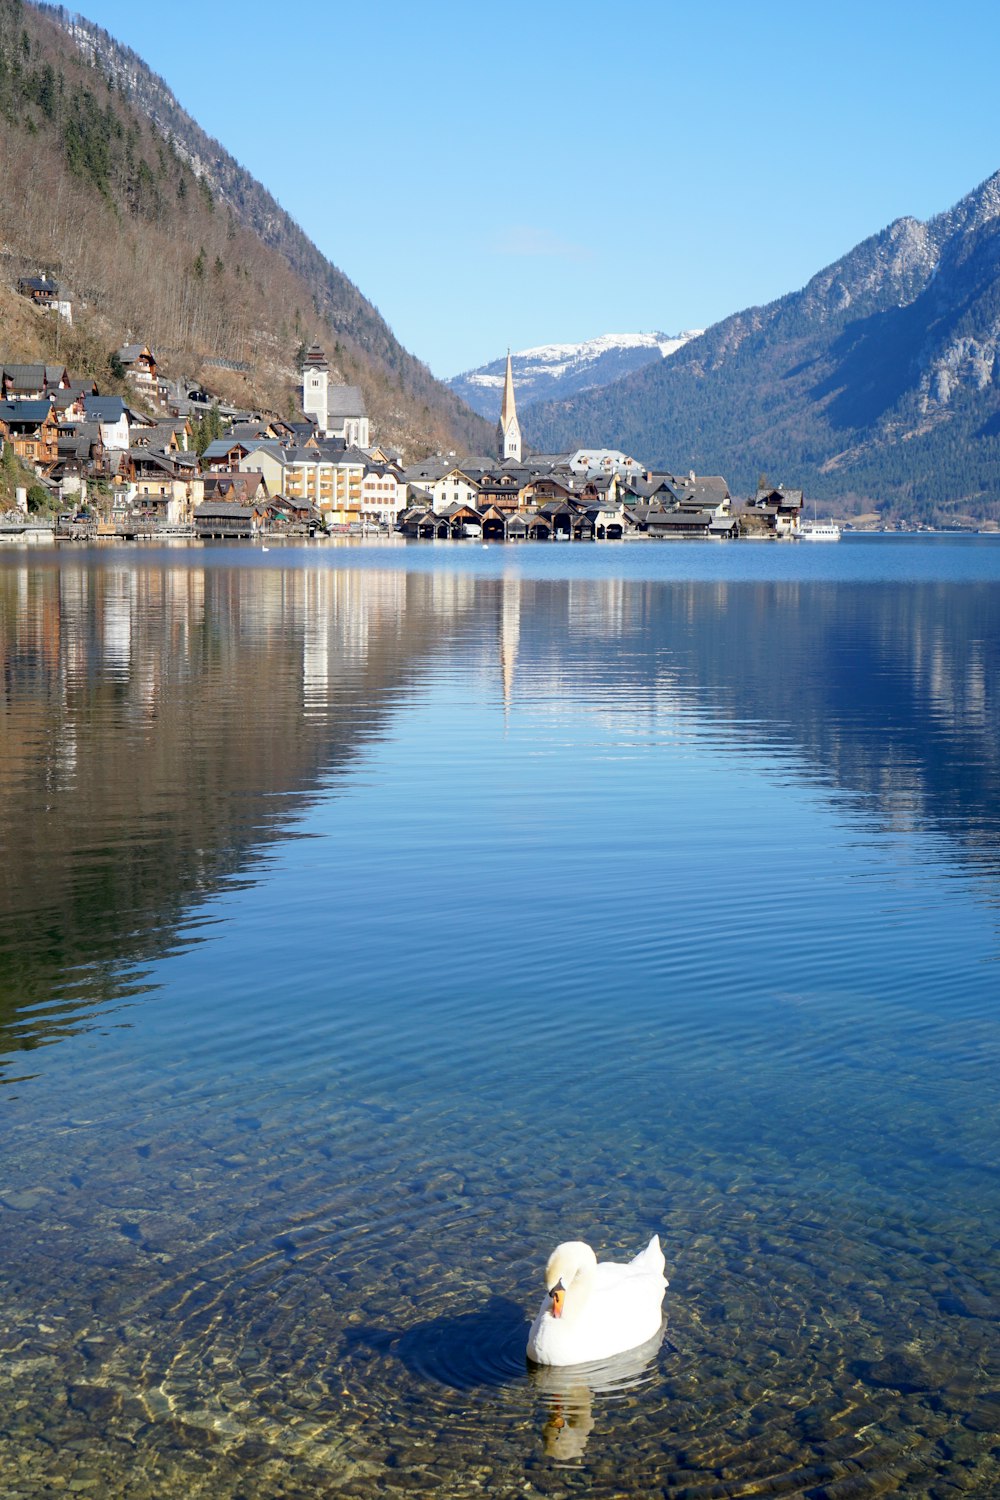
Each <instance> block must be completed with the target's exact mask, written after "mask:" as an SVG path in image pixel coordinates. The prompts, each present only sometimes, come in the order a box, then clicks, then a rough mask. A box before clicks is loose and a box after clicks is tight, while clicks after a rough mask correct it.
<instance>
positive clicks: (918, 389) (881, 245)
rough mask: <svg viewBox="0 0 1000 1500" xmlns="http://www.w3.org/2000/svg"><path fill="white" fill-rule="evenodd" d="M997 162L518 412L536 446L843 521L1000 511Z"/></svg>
mask: <svg viewBox="0 0 1000 1500" xmlns="http://www.w3.org/2000/svg"><path fill="white" fill-rule="evenodd" d="M998 351H1000V174H997V175H996V176H994V177H992V178H990V179H989V180H988V181H987V182H985V183H983V184H982V185H981V186H980V187H979V188H977V189H976V190H975V191H974V192H972V193H969V194H968V195H967V197H965V198H963V199H962V200H961V202H960V203H958V204H957V205H956V206H955V207H954V208H953V209H951V210H949V211H948V212H946V213H942V214H939V215H937V216H936V217H935V218H933V219H930V220H928V221H927V222H926V223H922V222H920V221H918V220H916V219H900V220H898V221H897V222H896V223H894V224H892V225H890V226H889V228H888V229H886V230H884V231H883V232H882V233H880V234H878V235H875V236H873V237H872V238H871V239H868V240H865V241H864V242H863V243H862V244H861V245H858V246H857V247H856V248H855V249H854V250H852V251H851V252H850V253H849V254H848V255H846V256H844V257H843V259H842V260H839V261H837V262H836V263H834V264H833V265H831V266H828V267H827V268H826V269H825V270H823V271H821V272H820V273H819V274H818V275H816V276H815V277H813V279H812V280H811V281H810V282H809V283H808V285H807V286H806V287H804V288H803V289H802V291H799V292H795V293H792V294H790V295H789V296H786V297H783V298H781V299H780V300H779V301H777V302H772V303H770V304H769V305H767V306H765V307H755V308H750V309H749V310H748V311H745V312H741V313H737V314H735V315H734V316H733V317H730V318H726V319H725V320H724V321H723V322H721V323H717V324H716V325H715V326H714V327H713V328H710V329H708V331H707V332H706V333H704V334H703V335H702V337H701V338H699V339H696V340H694V341H692V342H691V343H690V344H688V345H687V346H686V347H684V348H683V349H680V350H678V351H677V353H676V354H674V355H672V356H671V358H670V359H669V360H665V361H662V362H659V363H657V364H654V365H649V366H647V367H646V368H645V369H643V370H640V371H639V372H638V373H636V374H634V375H631V376H629V377H628V378H626V379H624V380H621V381H618V382H616V383H615V384H614V385H610V386H606V387H604V388H603V389H601V390H597V391H590V392H586V393H584V394H581V395H579V396H577V397H575V398H573V399H571V400H568V401H562V402H551V403H546V404H544V405H536V406H529V407H526V408H525V409H524V410H523V411H522V413H521V425H522V430H523V432H524V434H525V436H526V438H527V439H528V440H529V441H530V442H531V443H532V444H533V445H534V446H535V447H536V448H537V449H540V450H542V451H554V450H560V449H566V448H574V447H576V446H577V445H578V444H581V443H589V444H592V445H596V444H598V443H601V444H606V445H608V446H611V447H615V448H622V449H624V450H625V451H626V452H628V453H633V454H635V455H637V456H640V457H642V458H644V459H646V460H647V461H649V462H652V463H656V464H661V465H663V466H664V467H665V468H668V469H670V470H672V471H673V472H681V473H682V472H684V471H686V470H688V469H694V470H696V471H697V472H699V473H706V472H707V473H719V472H722V473H724V474H726V476H727V477H728V479H729V481H730V484H731V486H732V488H733V491H734V493H740V492H742V493H749V492H751V491H752V490H753V488H754V486H755V485H756V483H757V478H758V475H759V474H761V473H765V474H767V476H768V478H769V479H770V480H771V482H773V483H779V484H781V483H784V484H789V485H795V486H804V487H805V489H806V492H807V494H808V495H809V496H810V497H815V498H817V499H822V500H824V501H825V502H827V503H826V504H825V506H824V508H825V509H831V510H835V511H836V512H837V513H839V514H841V515H845V516H849V515H852V514H857V513H858V512H859V511H869V510H877V511H878V512H879V513H880V514H881V515H882V516H883V517H884V518H885V519H887V520H900V519H907V520H913V521H923V522H928V523H932V524H934V525H939V526H940V525H956V524H957V525H973V524H977V523H978V522H980V521H982V520H994V521H996V520H1000V358H998Z"/></svg>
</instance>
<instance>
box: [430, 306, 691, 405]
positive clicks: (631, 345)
mask: <svg viewBox="0 0 1000 1500" xmlns="http://www.w3.org/2000/svg"><path fill="white" fill-rule="evenodd" d="M701 331H702V330H701V329H700V328H696V329H692V330H689V331H688V332H686V333H677V334H669V333H603V334H601V335H599V336H598V337H597V338H593V339H585V340H583V341H582V342H581V343H578V344H539V345H538V346H537V348H533V349H520V350H518V352H517V353H516V354H513V355H512V356H511V363H512V365H513V369H514V381H515V384H516V386H517V401H518V407H519V409H523V408H524V407H527V406H529V405H531V403H532V402H534V401H544V400H565V399H566V398H568V397H569V396H572V395H575V394H576V393H577V392H579V391H587V390H592V389H594V388H595V387H597V386H602V385H608V384H609V383H610V382H611V381H614V380H620V379H621V378H622V376H624V375H628V374H630V373H631V372H632V371H634V370H639V369H642V367H643V366H644V365H648V364H652V363H655V362H656V361H658V360H660V359H665V358H666V357H667V356H668V355H671V354H674V353H676V351H677V350H678V349H682V348H683V347H684V345H685V344H687V343H689V342H690V340H691V339H694V338H697V337H698V335H699V334H700V333H701ZM504 366H505V359H504V358H499V359H495V360H491V361H490V363H489V364H487V365H480V366H479V368H478V369H475V370H467V371H466V372H465V373H464V374H463V375H456V376H454V377H453V379H451V380H449V381H448V382H447V383H448V385H449V386H450V387H451V389H452V390H453V391H454V392H455V394H456V395H457V396H460V397H461V398H462V400H463V401H464V402H465V403H466V404H467V405H468V406H471V407H472V409H473V411H477V412H479V413H480V415H481V416H484V417H487V418H489V417H493V418H494V419H495V418H496V414H497V412H498V411H499V409H500V391H501V389H502V387H503V377H504Z"/></svg>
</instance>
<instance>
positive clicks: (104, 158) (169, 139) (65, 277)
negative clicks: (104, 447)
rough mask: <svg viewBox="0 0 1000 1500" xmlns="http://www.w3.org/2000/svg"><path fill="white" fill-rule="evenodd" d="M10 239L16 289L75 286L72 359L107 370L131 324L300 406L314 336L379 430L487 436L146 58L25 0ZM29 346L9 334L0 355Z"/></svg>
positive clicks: (3, 272) (13, 0)
mask: <svg viewBox="0 0 1000 1500" xmlns="http://www.w3.org/2000/svg"><path fill="white" fill-rule="evenodd" d="M0 245H2V249H0V280H2V281H3V282H4V283H6V285H7V286H12V285H13V284H14V283H15V282H16V279H17V277H18V275H21V274H24V273H25V272H30V273H36V272H38V271H39V270H43V271H46V272H48V273H51V274H53V275H55V276H57V277H58V278H59V279H60V281H61V282H63V283H64V284H65V287H66V289H67V291H68V293H69V295H70V296H71V297H72V299H73V303H74V318H75V321H76V324H77V327H76V329H75V330H74V332H73V333H72V334H69V335H67V333H66V331H65V330H56V329H55V328H54V327H53V328H51V329H49V328H47V327H44V328H43V329H42V330H41V338H42V340H43V341H44V340H45V339H49V341H50V342H52V341H54V339H55V335H56V332H59V333H60V336H61V338H62V341H63V342H62V347H61V348H60V350H59V357H60V358H62V359H64V360H67V361H71V360H75V361H76V363H77V364H78V365H79V366H80V367H81V368H86V369H87V370H88V371H89V370H93V373H95V374H98V375H100V374H101V373H102V371H101V369H100V368H99V366H100V363H101V361H103V360H106V358H107V354H108V351H109V349H110V348H113V347H114V346H115V345H116V344H117V343H120V342H123V341H124V340H125V339H126V338H127V337H133V338H138V339H142V340H144V341H146V342H148V343H150V344H151V345H152V346H153V347H154V348H155V350H156V353H157V355H158V356H160V357H161V361H162V363H163V365H164V366H165V367H166V369H167V371H168V373H173V374H180V373H184V374H187V375H189V376H191V377H197V376H198V375H199V373H201V374H202V375H203V378H204V380H205V382H206V384H208V385H209V386H210V387H212V388H215V389H218V390H221V391H222V393H223V394H226V395H228V396H229V397H230V398H231V399H234V400H246V401H248V402H251V401H252V402H265V403H267V404H269V405H272V406H275V407H278V408H279V409H282V410H286V411H287V410H290V409H292V407H293V406H294V404H295V402H296V399H297V397H296V387H297V384H298V372H297V368H296V365H297V355H298V352H299V350H300V348H301V347H302V345H303V344H308V343H310V342H311V341H312V340H313V339H318V340H319V341H320V343H322V344H323V345H324V347H325V348H326V350H327V353H328V355H329V356H330V359H331V363H332V365H333V367H334V375H335V377H336V376H339V377H340V378H342V379H344V380H345V381H347V382H349V383H352V384H353V383H356V384H358V385H360V386H361V388H362V390H363V391H364V394H365V396H366V398H367V401H368V405H369V410H370V413H371V416H372V418H373V429H374V433H375V435H376V436H377V437H379V438H380V439H382V440H385V441H388V442H391V443H395V444H397V445H399V446H402V447H403V448H404V450H405V451H406V452H408V453H418V452H423V451H427V450H428V449H429V448H436V447H438V446H460V447H466V446H467V447H471V448H477V447H481V446H482V445H483V442H484V441H486V440H487V437H488V434H489V431H490V429H489V427H488V426H487V425H486V424H484V423H482V421H481V419H479V418H478V417H476V416H475V415H474V414H473V413H471V412H469V411H468V409H467V408H465V407H464V406H463V404H462V403H461V402H460V401H459V400H458V399H457V398H456V397H455V396H454V395H453V394H452V393H451V392H450V391H449V390H448V389H447V387H445V386H444V385H443V384H441V383H440V382H438V381H436V380H434V378H433V377H432V376H431V374H430V372H429V371H428V369H427V368H426V366H425V365H423V364H421V362H420V361H419V360H417V359H415V358H414V357H413V356H412V355H411V354H408V353H407V352H406V350H404V349H403V348H402V347H401V345H400V344H399V343H398V341H397V340H396V339H395V338H394V337H393V334H392V332H391V330H390V329H389V328H388V327H387V326H386V324H385V322H384V321H383V319H382V318H381V317H380V316H379V314H378V313H377V312H376V310H375V309H374V308H373V307H372V306H371V304H370V303H369V302H367V301H366V300H365V298H364V297H363V296H362V295H361V293H360V292H359V291H358V289H357V288H356V287H355V286H353V285H352V283H351V282H350V281H348V279H347V278H346V277H345V276H344V275H343V274H342V273H341V272H340V271H338V270H337V268H336V267H335V266H333V265H331V264H330V262H329V261H327V260H326V259H325V258H324V257H323V256H322V255H321V254H320V252H319V251H318V250H317V249H316V247H315V246H314V245H313V244H311V242H310V241H309V240H308V238H307V237H306V236H305V234H304V233H303V232H302V230H301V229H300V228H299V227H298V226H297V225H296V224H295V223H294V222H293V221H292V220H291V219H290V218H289V216H288V215H287V214H286V213H285V212H284V211H283V210H282V209H281V208H280V207H279V205H278V204H277V203H276V202H275V201H274V199H273V198H272V197H271V196H270V194H269V193H268V192H267V191H266V190H265V189H264V188H263V187H261V185H260V184H259V183H257V182H256V181H255V180H254V179H253V178H252V177H251V176H250V174H249V173H247V172H245V171H244V170H243V168H241V167H240V166H239V165H238V164H237V163H236V162H235V161H234V160H233V158H232V157H231V156H230V155H229V154H228V153H227V152H226V151H225V150H224V149H223V147H222V146H220V145H219V144H218V143H217V142H215V141H212V140H210V139H209V138H208V137H207V136H206V135H205V133H204V132H203V131H202V130H201V129H200V127H199V126H198V125H197V124H196V123H195V121H194V120H192V119H191V118H190V116H188V115H186V114H185V112H184V111H183V110H182V109H181V108H180V106H179V105H178V103H177V101H176V100H175V99H174V98H173V95H172V94H171V93H170V91H169V89H168V88H167V87H166V85H165V84H164V83H163V82H162V80H160V79H158V78H156V77H155V75H153V74H152V73H151V72H150V70H149V69H148V68H147V67H146V66H145V64H144V63H143V62H142V61H141V59H139V58H138V57H137V56H136V55H135V54H134V53H132V52H131V51H129V50H128V49H127V48H123V47H120V46H119V45H118V44H117V43H116V42H114V40H113V39H112V38H111V37H109V36H108V35H107V33H105V32H102V31H100V29H99V28H96V27H93V26H91V25H90V24H89V23H87V22H84V21H82V20H80V19H79V18H78V17H72V16H71V15H70V13H69V12H67V11H65V10H62V9H59V8H55V7H47V6H36V5H30V4H22V3H21V0H0ZM5 327H6V323H5ZM46 352H48V351H46ZM51 352H53V353H54V352H55V350H54V349H53V350H52V351H51ZM32 353H34V350H32V349H29V348H27V347H26V348H24V349H22V348H21V347H13V346H10V333H7V334H6V335H5V342H4V347H3V348H2V349H0V356H2V357H3V358H5V359H7V360H12V361H13V360H17V359H18V358H25V357H30V356H31V354H32Z"/></svg>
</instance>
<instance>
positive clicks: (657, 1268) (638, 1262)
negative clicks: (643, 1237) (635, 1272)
mask: <svg viewBox="0 0 1000 1500" xmlns="http://www.w3.org/2000/svg"><path fill="white" fill-rule="evenodd" d="M632 1264H633V1265H634V1266H641V1267H642V1269H643V1270H644V1271H651V1272H654V1273H656V1274H658V1275H660V1276H662V1277H663V1280H664V1282H665V1283H666V1284H667V1285H668V1286H669V1285H670V1283H669V1282H668V1281H667V1278H666V1275H665V1274H664V1272H665V1270H666V1264H667V1263H666V1260H665V1259H664V1255H663V1251H662V1250H661V1249H660V1236H659V1235H658V1234H654V1235H653V1238H652V1239H651V1240H650V1242H649V1244H648V1245H647V1246H646V1248H645V1250H640V1251H639V1254H638V1255H637V1256H636V1257H635V1260H633V1262H632Z"/></svg>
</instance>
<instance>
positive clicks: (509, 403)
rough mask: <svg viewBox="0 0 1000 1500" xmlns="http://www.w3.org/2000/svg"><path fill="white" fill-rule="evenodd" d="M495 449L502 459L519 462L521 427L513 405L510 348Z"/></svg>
mask: <svg viewBox="0 0 1000 1500" xmlns="http://www.w3.org/2000/svg"><path fill="white" fill-rule="evenodd" d="M497 451H498V452H499V454H500V457H501V458H502V459H506V458H512V459H513V460H514V462H515V463H520V462H521V429H520V427H519V426H518V425H517V408H516V407H515V405H514V376H513V373H512V371H511V368H510V350H509V349H508V350H507V374H506V376H505V378H504V383H503V404H502V405H501V407H500V420H499V422H498V423H497Z"/></svg>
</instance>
